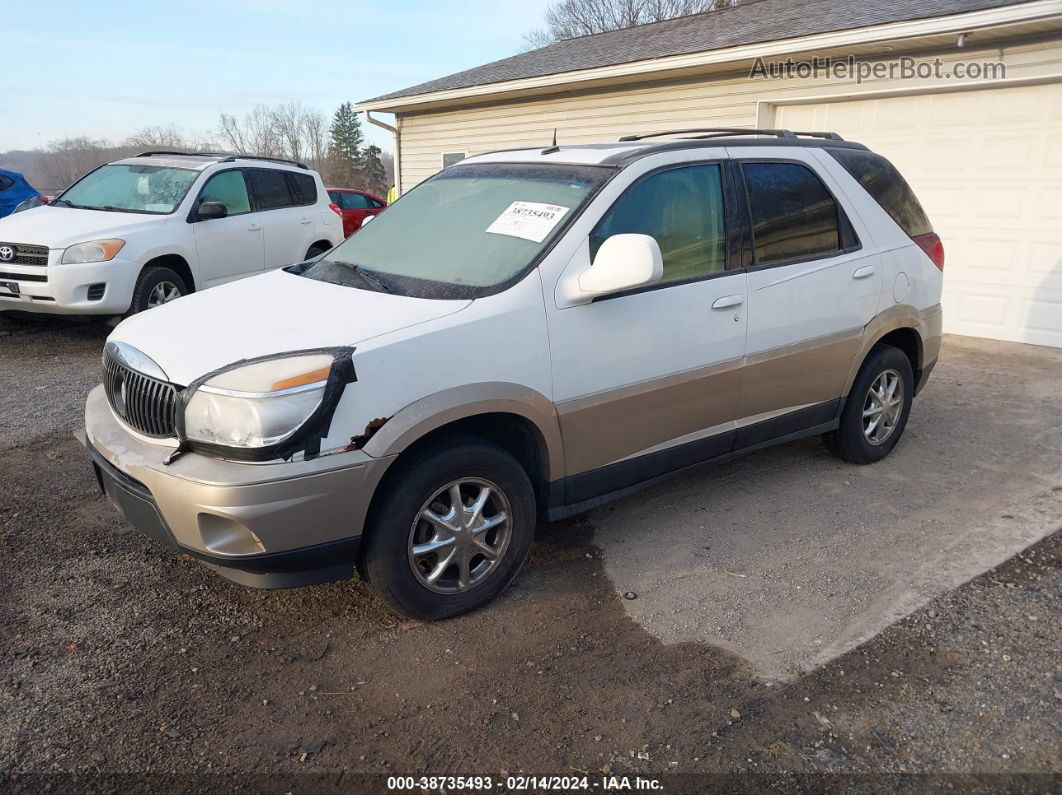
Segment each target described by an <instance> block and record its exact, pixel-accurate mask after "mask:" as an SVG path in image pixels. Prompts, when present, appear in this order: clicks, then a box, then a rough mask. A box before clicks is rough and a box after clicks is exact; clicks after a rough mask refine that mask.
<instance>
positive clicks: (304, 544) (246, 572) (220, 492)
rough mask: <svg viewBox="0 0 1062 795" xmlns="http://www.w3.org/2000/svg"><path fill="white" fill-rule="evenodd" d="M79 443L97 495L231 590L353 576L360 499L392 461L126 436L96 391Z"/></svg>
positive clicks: (364, 500)
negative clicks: (277, 455) (223, 453)
mask: <svg viewBox="0 0 1062 795" xmlns="http://www.w3.org/2000/svg"><path fill="white" fill-rule="evenodd" d="M84 442H85V445H86V447H87V448H88V451H89V454H90V456H91V457H92V463H93V467H94V469H95V471H96V476H97V478H98V479H99V482H100V487H101V489H102V490H103V491H104V492H105V493H106V494H107V496H108V497H109V498H110V500H111V502H112V503H114V505H115V507H117V508H118V510H119V511H120V512H121V513H122V515H123V516H125V518H126V519H128V520H129V522H130V523H131V524H133V525H134V526H136V527H137V528H138V529H139V530H141V531H142V532H143V533H145V534H146V535H148V536H150V537H151V538H153V539H155V540H156V541H159V542H161V543H163V544H166V545H168V546H170V547H172V548H174V549H177V550H180V551H182V552H186V553H187V554H189V555H191V556H193V557H196V558H198V559H199V560H201V561H203V562H205V563H206V564H208V565H209V566H211V567H212V568H214V569H215V570H216V571H217V572H218V573H219V574H222V575H223V576H225V577H227V578H228V579H231V580H234V581H236V582H238V583H241V584H244V585H249V586H253V587H259V588H286V587H293V586H299V585H310V584H313V583H317V582H327V581H331V580H339V579H346V578H349V577H351V576H352V575H353V571H354V568H353V562H354V558H355V556H356V554H357V550H358V545H359V542H360V536H361V532H362V525H363V523H364V520H365V515H366V512H367V510H368V505H369V500H370V498H371V496H372V494H373V492H374V491H375V489H376V486H377V485H378V483H379V481H380V478H381V477H382V475H383V472H384V470H386V468H387V466H388V464H389V463H390V461H391V459H389V458H373V457H372V456H369V455H368V454H366V453H364V452H362V451H360V450H359V451H351V452H344V453H340V454H336V455H330V456H323V457H320V458H315V459H313V460H312V461H293V462H281V461H278V462H273V463H246V462H236V461H226V460H223V459H219V458H214V457H211V456H205V455H201V454H197V453H188V454H185V455H184V456H181V457H180V458H179V459H177V460H176V461H174V462H173V463H172V464H170V465H166V464H164V463H163V461H164V460H165V459H166V457H167V456H168V455H169V453H171V452H172V451H173V448H172V447H171V446H166V445H163V444H159V443H157V442H151V441H147V440H144V439H142V438H140V437H137V436H135V435H133V434H132V433H130V432H129V431H128V430H127V429H126V428H125V427H124V426H122V425H121V424H120V423H119V422H118V421H117V419H115V417H114V415H113V413H112V412H111V409H110V406H109V405H108V404H107V400H106V397H105V396H104V393H103V389H102V387H97V388H96V389H94V390H93V391H92V392H91V393H90V394H89V397H88V400H87V402H86V406H85V439H84Z"/></svg>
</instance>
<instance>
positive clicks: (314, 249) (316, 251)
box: [303, 246, 328, 259]
mask: <svg viewBox="0 0 1062 795" xmlns="http://www.w3.org/2000/svg"><path fill="white" fill-rule="evenodd" d="M326 251H328V249H327V248H321V247H320V246H310V250H309V251H307V252H306V256H305V257H304V258H303V259H313V258H314V257H317V256H320V255H321V254H324V253H325V252H326Z"/></svg>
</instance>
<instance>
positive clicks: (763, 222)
mask: <svg viewBox="0 0 1062 795" xmlns="http://www.w3.org/2000/svg"><path fill="white" fill-rule="evenodd" d="M741 170H742V172H743V173H744V175H745V186H746V188H747V189H748V195H749V211H750V212H751V213H752V238H753V243H754V244H755V251H756V264H757V265H776V264H778V263H781V262H793V261H797V260H807V259H814V258H816V257H827V256H831V255H834V254H838V253H840V251H841V250H842V249H843V248H844V246H843V245H842V242H841V227H840V224H839V222H838V214H837V203H836V202H835V201H834V200H833V196H832V195H830V192H829V191H828V190H827V189H826V186H825V185H823V184H822V180H820V179H819V178H818V176H816V175H815V173H814V172H813V171H812V170H811V169H809V168H808V167H807V166H802V165H800V164H798V163H755V162H753V163H743V164H742V166H741Z"/></svg>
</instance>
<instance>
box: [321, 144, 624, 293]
mask: <svg viewBox="0 0 1062 795" xmlns="http://www.w3.org/2000/svg"><path fill="white" fill-rule="evenodd" d="M613 173H614V170H613V169H611V168H602V167H600V166H571V165H540V164H531V163H485V164H478V165H477V164H468V165H462V166H452V167H451V168H448V169H446V170H445V171H442V172H440V173H439V174H437V175H436V176H435V177H433V178H432V179H430V180H428V181H427V182H424V183H422V184H421V185H419V186H417V188H416V189H414V190H412V191H410V192H409V193H408V194H406V195H405V196H403V197H402V198H401V199H400V200H399V201H398V202H396V203H395V204H394V206H392V207H389V208H388V209H387V210H385V211H384V212H383V213H381V214H380V215H379V216H377V217H376V218H375V219H373V221H372V222H371V223H368V224H366V225H365V226H363V227H362V228H361V229H360V230H359V231H358V232H357V233H356V234H354V235H352V236H351V237H349V238H348V239H347V240H346V241H345V242H343V243H341V244H340V245H339V246H337V247H336V248H334V249H332V251H330V252H329V253H328V255H327V257H326V259H324V260H322V261H320V262H318V263H317V264H315V265H314V266H312V267H310V268H309V269H307V270H306V271H305V272H304V274H303V275H304V276H307V277H309V278H312V279H319V280H321V281H329V282H338V283H341V284H347V285H350V286H352V287H359V288H362V289H371V290H373V289H374V290H381V291H386V292H393V293H397V294H400V295H413V296H419V297H425V298H475V297H477V296H480V295H486V294H489V293H491V292H496V291H497V289H498V288H499V287H504V286H507V285H508V284H509V283H512V282H513V281H514V280H515V279H517V278H519V277H521V276H522V275H523V274H524V273H525V272H527V270H528V269H529V268H530V267H532V266H533V265H534V264H535V263H536V262H537V260H538V257H539V256H540V255H541V254H542V253H543V252H544V251H546V250H547V249H548V248H549V246H550V245H551V244H552V243H553V241H554V240H555V239H556V238H557V235H558V234H559V233H560V232H561V230H562V229H564V228H565V226H566V224H568V223H570V222H571V221H572V220H573V219H574V218H575V217H576V216H577V215H578V214H579V212H580V211H581V210H582V208H583V207H584V206H585V204H586V203H587V202H588V201H589V199H590V198H591V197H592V196H593V195H594V194H595V193H596V192H597V190H598V189H599V188H600V187H601V186H602V185H603V184H604V183H605V182H606V181H607V180H608V178H609V177H610V176H611V175H612V174H613Z"/></svg>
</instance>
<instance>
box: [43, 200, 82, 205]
mask: <svg viewBox="0 0 1062 795" xmlns="http://www.w3.org/2000/svg"><path fill="white" fill-rule="evenodd" d="M48 204H49V206H51V207H58V206H59V205H63V206H64V207H77V205H76V204H72V203H71V202H70V199H56V200H55V201H53V202H49V203H48Z"/></svg>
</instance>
